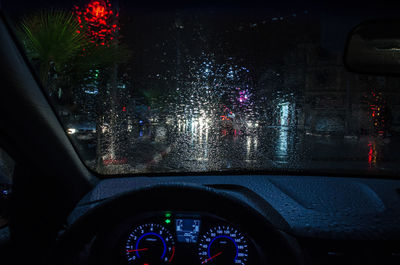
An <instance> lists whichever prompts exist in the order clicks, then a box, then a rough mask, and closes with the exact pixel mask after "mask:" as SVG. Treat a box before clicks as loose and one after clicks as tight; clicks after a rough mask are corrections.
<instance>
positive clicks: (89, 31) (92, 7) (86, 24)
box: [75, 0, 119, 46]
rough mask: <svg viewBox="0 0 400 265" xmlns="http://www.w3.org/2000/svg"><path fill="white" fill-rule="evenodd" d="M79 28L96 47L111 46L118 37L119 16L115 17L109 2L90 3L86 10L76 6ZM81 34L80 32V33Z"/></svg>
mask: <svg viewBox="0 0 400 265" xmlns="http://www.w3.org/2000/svg"><path fill="white" fill-rule="evenodd" d="M75 9H76V11H75V13H76V15H77V20H78V23H79V24H80V25H79V27H80V28H82V30H83V29H84V31H85V34H86V35H87V37H88V38H89V40H90V41H91V42H93V43H96V45H106V46H109V44H110V41H111V40H113V39H115V37H116V36H117V31H118V30H119V27H118V24H117V22H118V14H115V15H114V12H113V10H112V7H111V3H109V0H94V1H90V2H89V3H88V4H87V5H86V6H85V7H84V8H82V9H80V8H79V7H77V6H75ZM79 33H80V32H79Z"/></svg>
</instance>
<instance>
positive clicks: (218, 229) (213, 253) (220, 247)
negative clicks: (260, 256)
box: [198, 225, 248, 265]
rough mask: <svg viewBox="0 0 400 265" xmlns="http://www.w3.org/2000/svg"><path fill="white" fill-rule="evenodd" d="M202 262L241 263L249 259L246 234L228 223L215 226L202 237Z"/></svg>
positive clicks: (200, 255)
mask: <svg viewBox="0 0 400 265" xmlns="http://www.w3.org/2000/svg"><path fill="white" fill-rule="evenodd" d="M198 251H199V257H200V262H201V264H218V265H219V264H226V265H228V264H230V265H231V264H241V265H245V264H246V263H247V259H248V243H247V240H246V238H245V237H244V235H242V234H241V233H240V232H239V231H238V230H237V229H235V228H233V227H230V226H228V225H220V226H215V227H212V228H211V229H209V230H208V231H207V232H206V233H205V234H204V235H202V236H201V238H200V244H199V247H198Z"/></svg>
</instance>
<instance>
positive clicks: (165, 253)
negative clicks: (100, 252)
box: [95, 212, 260, 265]
mask: <svg viewBox="0 0 400 265" xmlns="http://www.w3.org/2000/svg"><path fill="white" fill-rule="evenodd" d="M111 238H113V239H111ZM113 240H116V242H115V243H116V244H115V245H116V247H114V251H113V252H114V258H113V262H114V264H124V265H157V264H171V265H172V264H219V265H220V264H222V265H224V264H226V265H228V264H240V265H248V264H259V263H260V257H259V256H260V255H259V251H258V250H257V249H258V248H257V246H256V244H255V242H254V241H253V240H252V239H251V237H250V236H249V235H248V234H246V232H245V231H243V230H242V229H241V228H239V227H237V226H236V225H235V224H231V223H229V222H228V221H227V220H224V219H222V218H220V217H217V216H215V215H211V214H208V213H186V212H154V213H148V214H146V215H143V216H141V217H135V218H134V219H133V220H129V221H127V222H126V223H124V224H123V225H121V226H120V227H119V229H117V230H115V231H113V232H112V233H110V234H109V235H108V239H106V240H103V241H104V242H108V244H110V242H112V241H113ZM103 244H104V243H103ZM106 244H107V243H106ZM110 261H111V260H109V261H107V262H110ZM95 263H98V262H95Z"/></svg>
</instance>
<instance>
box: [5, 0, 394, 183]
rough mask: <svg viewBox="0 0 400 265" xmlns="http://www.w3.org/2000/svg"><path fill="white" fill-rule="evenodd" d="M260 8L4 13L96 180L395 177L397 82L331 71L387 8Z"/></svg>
mask: <svg viewBox="0 0 400 265" xmlns="http://www.w3.org/2000/svg"><path fill="white" fill-rule="evenodd" d="M266 2H268V3H264V4H259V3H257V4H256V3H254V4H253V3H251V1H250V2H248V3H247V4H240V3H236V4H228V3H213V4H208V3H206V2H204V3H201V4H186V5H182V4H178V3H173V2H171V3H168V4H167V3H157V4H156V3H154V2H151V1H150V2H146V1H142V2H137V1H127V0H125V1H123V0H120V1H117V0H81V1H60V2H56V3H55V2H53V1H5V2H4V4H3V9H4V10H5V13H6V14H7V15H8V17H9V18H10V21H12V23H11V24H12V25H13V28H14V29H15V33H16V36H18V38H19V40H20V44H21V47H22V48H23V49H24V50H25V52H26V55H27V58H28V59H29V60H30V62H31V64H32V66H33V68H34V69H35V70H37V71H36V72H37V73H36V74H37V76H38V78H39V80H40V81H41V85H42V87H43V91H44V92H45V94H46V95H47V96H48V98H49V100H50V102H51V103H52V105H53V106H54V109H55V111H56V113H57V115H58V117H59V120H60V121H61V123H62V124H63V126H64V128H65V133H66V134H68V136H69V137H70V139H71V141H72V142H73V144H74V146H75V148H76V150H77V152H78V153H79V155H80V157H81V158H82V160H83V162H84V163H85V164H86V165H87V166H88V167H89V168H90V169H92V170H93V171H95V172H97V173H99V174H102V175H110V174H132V173H136V174H144V173H150V174H151V173H193V172H196V173H209V172H214V173H222V172H277V173H282V172H307V173H314V174H320V173H324V174H341V175H346V174H348V175H374V176H376V175H380V176H398V175H399V167H398V164H399V162H400V152H398V150H397V147H399V146H400V138H399V135H400V95H399V93H400V92H399V90H398V87H399V85H400V80H399V79H398V78H396V77H385V76H372V75H361V74H355V73H351V72H349V71H347V70H346V68H345V67H344V65H343V50H344V47H345V43H346V38H347V35H348V33H349V32H350V31H351V30H352V28H354V27H355V26H356V25H357V24H359V23H361V22H363V21H365V20H367V19H377V18H386V17H396V16H397V17H398V10H397V9H394V8H391V7H390V6H386V5H385V4H384V3H380V2H376V3H375V4H374V3H371V4H370V5H368V6H366V4H365V3H363V4H360V5H358V4H352V5H350V4H348V6H340V5H339V3H334V4H331V3H325V4H324V5H322V4H319V5H316V4H315V3H314V4H311V3H307V2H305V3H301V2H299V1H283V2H282V1H266ZM281 2H282V3H281ZM340 4H342V3H340Z"/></svg>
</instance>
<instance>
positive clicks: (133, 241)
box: [125, 223, 175, 265]
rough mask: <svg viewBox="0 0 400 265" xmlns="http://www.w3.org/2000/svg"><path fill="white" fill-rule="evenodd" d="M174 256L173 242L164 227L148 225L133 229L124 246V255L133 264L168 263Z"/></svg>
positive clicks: (153, 224) (169, 233)
mask: <svg viewBox="0 0 400 265" xmlns="http://www.w3.org/2000/svg"><path fill="white" fill-rule="evenodd" d="M174 254H175V242H174V238H173V236H172V234H171V232H169V231H168V229H166V228H165V227H164V226H162V225H159V224H155V223H148V224H144V225H139V226H137V227H135V228H134V229H133V231H132V232H131V233H130V234H129V237H128V239H127V241H126V245H125V255H126V257H127V259H128V262H130V263H133V264H152V265H153V264H164V263H170V262H171V261H172V259H173V258H174Z"/></svg>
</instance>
